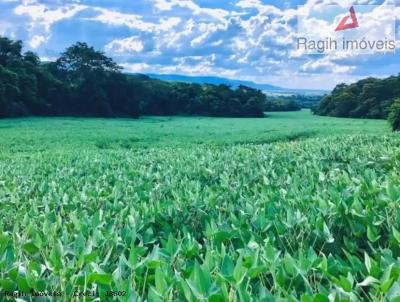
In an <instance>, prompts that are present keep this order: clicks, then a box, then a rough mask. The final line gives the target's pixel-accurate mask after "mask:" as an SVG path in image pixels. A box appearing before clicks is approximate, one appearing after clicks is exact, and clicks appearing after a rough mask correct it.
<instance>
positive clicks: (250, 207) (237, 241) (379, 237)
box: [0, 111, 400, 302]
mask: <svg viewBox="0 0 400 302" xmlns="http://www.w3.org/2000/svg"><path fill="white" fill-rule="evenodd" d="M399 202H400V137H399V135H395V134H392V133H391V132H390V130H389V126H388V125H387V123H386V121H378V120H352V119H337V118H328V117H316V116H312V115H311V114H310V112H309V111H302V112H295V113H274V114H270V115H269V117H268V118H264V119H231V118H226V119H224V118H204V117H201V118H200V117H147V118H141V119H139V120H128V119H115V120H112V119H107V120H106V119H82V118H80V119H76V118H24V119H15V120H13V119H9V120H7V119H5V120H1V121H0V292H1V293H2V296H0V300H1V301H7V300H9V301H14V300H16V301H83V300H85V301H94V300H95V299H97V300H99V299H101V301H211V302H218V301H246V302H247V301H301V302H309V301H310V302H312V301H315V302H329V301H400V258H399V257H400V209H399ZM17 290H18V291H19V294H20V296H19V297H13V298H12V297H10V295H11V293H13V292H14V291H17ZM23 293H30V294H29V295H25V296H24V295H23ZM17 294H18V292H14V295H15V296H17ZM37 295H42V296H41V297H36V296H37ZM46 295H47V296H46ZM18 299H19V300H18Z"/></svg>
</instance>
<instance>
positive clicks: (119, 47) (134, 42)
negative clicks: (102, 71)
mask: <svg viewBox="0 0 400 302" xmlns="http://www.w3.org/2000/svg"><path fill="white" fill-rule="evenodd" d="M143 49H144V44H143V42H142V41H141V40H140V38H139V37H138V36H134V37H129V38H126V39H120V40H114V41H112V42H110V43H108V44H107V45H106V46H105V50H106V51H108V52H115V53H119V54H121V53H127V52H128V53H129V52H141V51H142V50H143Z"/></svg>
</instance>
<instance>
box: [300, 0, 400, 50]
mask: <svg viewBox="0 0 400 302" xmlns="http://www.w3.org/2000/svg"><path fill="white" fill-rule="evenodd" d="M395 9H396V7H395V6H394V5H387V4H382V5H354V6H351V7H350V9H349V7H348V6H342V5H327V4H323V3H319V4H316V5H314V6H313V7H309V6H299V7H298V9H297V13H298V18H297V39H296V40H297V43H296V46H295V47H296V53H295V55H297V56H299V55H308V54H329V53H335V54H341V55H345V56H353V55H359V54H360V55H361V54H372V53H378V52H379V53H395V51H396V17H395V14H394V13H393V12H394V11H395Z"/></svg>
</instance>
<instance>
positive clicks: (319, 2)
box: [0, 0, 400, 89]
mask: <svg viewBox="0 0 400 302" xmlns="http://www.w3.org/2000/svg"><path fill="white" fill-rule="evenodd" d="M329 4H339V5H341V6H342V7H344V8H346V9H347V7H348V8H349V7H350V6H351V5H353V4H356V5H357V4H363V5H364V4H374V5H394V6H395V7H394V9H393V10H391V11H390V13H391V14H393V16H392V17H393V18H395V19H396V21H395V25H394V26H395V34H396V38H397V39H398V40H399V36H400V0H359V1H348V0H337V1H332V0H306V1H300V0H287V1H285V0H271V1H267V0H226V1H219V0H41V1H40V0H0V35H1V36H7V37H9V38H11V39H18V40H22V41H24V49H25V50H33V51H35V52H36V53H38V55H39V56H40V57H41V59H42V60H45V61H49V60H54V59H55V58H57V56H59V54H60V53H61V52H62V51H63V50H65V49H66V48H67V47H68V46H70V45H72V44H74V43H75V42H77V41H81V42H87V43H88V44H90V45H92V46H94V47H95V48H96V49H98V50H101V51H103V52H105V53H106V54H107V55H108V56H110V57H112V58H113V59H114V60H115V61H116V62H118V63H119V64H120V65H121V66H123V67H124V69H125V71H126V72H138V73H158V74H184V75H201V76H219V77H226V78H232V79H239V80H251V81H254V82H257V83H269V84H273V85H278V86H281V87H287V88H307V89H332V88H333V87H334V86H335V85H337V84H338V83H342V82H345V83H351V82H354V81H357V80H359V79H362V78H365V77H369V76H374V77H387V76H390V75H397V74H399V73H400V51H397V52H396V53H378V52H375V53H369V54H358V53H351V54H347V55H341V54H338V53H325V54H302V53H299V52H298V51H296V45H297V44H296V43H297V37H298V33H297V20H298V15H299V12H300V11H304V10H307V9H310V8H315V7H324V6H326V5H329ZM383 18H385V16H383ZM396 45H397V48H400V46H399V42H397V44H396Z"/></svg>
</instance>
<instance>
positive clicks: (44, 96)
mask: <svg viewBox="0 0 400 302" xmlns="http://www.w3.org/2000/svg"><path fill="white" fill-rule="evenodd" d="M22 49H23V44H22V42H21V41H12V40H10V39H8V38H4V37H0V79H1V81H0V117H18V116H27V115H38V116H97V117H134V118H136V117H139V116H140V115H150V114H151V115H177V114H181V115H207V116H226V117H228V116H232V117H262V116H263V115H264V114H263V111H264V104H265V102H266V96H265V95H264V94H263V93H262V92H261V91H260V90H256V89H253V88H249V87H245V86H239V87H238V88H236V89H231V88H230V87H229V86H227V85H199V84H188V83H170V82H164V81H160V80H155V79H151V78H149V77H147V76H144V75H126V74H123V73H122V68H121V67H119V66H118V65H117V64H116V63H115V62H114V61H113V60H112V59H111V58H108V57H107V56H105V54H104V53H103V52H100V51H97V50H95V49H94V48H93V47H90V46H88V45H87V44H86V43H76V44H75V45H73V46H71V47H69V48H68V49H67V50H66V51H65V52H63V53H62V54H61V55H60V57H59V58H58V59H57V60H56V61H55V62H50V63H48V62H47V63H42V62H40V59H39V57H38V56H37V55H36V54H35V53H33V52H30V51H28V52H25V53H22Z"/></svg>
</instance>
